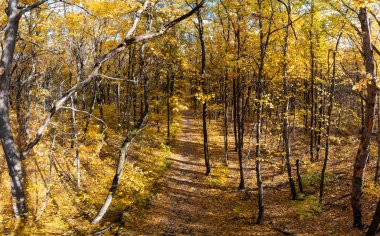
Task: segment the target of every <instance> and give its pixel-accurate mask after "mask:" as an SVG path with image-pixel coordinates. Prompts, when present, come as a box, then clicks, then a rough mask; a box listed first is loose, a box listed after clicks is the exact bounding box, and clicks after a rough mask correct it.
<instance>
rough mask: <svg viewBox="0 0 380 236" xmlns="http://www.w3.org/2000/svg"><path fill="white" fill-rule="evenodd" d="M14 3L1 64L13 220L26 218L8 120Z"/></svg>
mask: <svg viewBox="0 0 380 236" xmlns="http://www.w3.org/2000/svg"><path fill="white" fill-rule="evenodd" d="M17 7H18V2H17V0H9V1H8V8H7V11H6V12H7V15H8V22H7V25H6V27H5V29H4V31H5V38H4V45H3V47H2V48H3V51H2V54H1V62H0V139H1V144H2V147H3V151H4V154H5V159H6V161H7V166H8V173H9V176H10V182H11V190H12V201H13V211H14V215H15V217H16V218H20V217H22V216H24V215H26V214H27V212H28V210H27V208H26V203H25V193H24V191H25V189H24V180H23V168H22V163H21V158H20V154H19V152H18V150H17V147H16V144H15V141H14V137H13V134H12V129H11V122H10V118H9V107H8V102H9V83H10V82H9V80H10V70H11V66H12V61H13V55H14V51H15V46H16V40H17V31H18V26H19V21H20V17H21V15H19V14H18V9H17Z"/></svg>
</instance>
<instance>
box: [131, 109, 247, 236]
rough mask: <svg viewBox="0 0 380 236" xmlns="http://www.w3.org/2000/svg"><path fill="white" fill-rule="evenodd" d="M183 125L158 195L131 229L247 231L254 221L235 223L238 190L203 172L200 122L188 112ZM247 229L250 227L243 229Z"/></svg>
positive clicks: (152, 232) (163, 232)
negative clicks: (215, 183)
mask: <svg viewBox="0 0 380 236" xmlns="http://www.w3.org/2000/svg"><path fill="white" fill-rule="evenodd" d="M180 129H181V130H180V131H179V133H178V134H177V137H176V139H175V142H174V147H173V150H172V155H171V157H170V161H171V166H170V169H169V170H168V172H167V173H166V175H165V178H164V180H163V185H162V187H161V188H160V189H159V192H158V194H157V198H156V199H155V200H154V202H153V204H152V206H151V208H150V209H149V210H147V211H146V212H145V213H144V214H143V216H142V218H143V219H142V222H140V223H138V224H137V225H134V228H133V229H130V230H131V231H132V232H130V233H131V234H143V235H183V234H185V235H222V234H223V235H242V234H243V235H246V233H248V232H249V230H248V228H249V225H250V224H251V222H246V224H244V225H243V226H242V225H240V226H239V224H234V222H235V223H237V222H238V221H239V220H237V219H234V218H233V214H231V213H232V211H233V201H234V199H233V196H235V195H236V193H235V192H236V190H228V189H223V188H222V187H215V186H212V185H211V184H210V181H209V180H208V179H207V177H206V176H205V174H204V173H205V167H204V159H203V144H202V140H203V139H202V130H201V124H199V123H198V122H197V121H196V120H194V119H193V118H192V117H191V116H190V115H185V116H184V117H183V118H182V119H181V121H180ZM230 195H232V196H230ZM231 197H232V199H231ZM236 200H237V199H236ZM226 221H232V222H229V223H227V222H226ZM136 227H137V228H136ZM245 227H248V228H247V229H244V228H245ZM245 230H248V231H246V233H243V232H244V231H245ZM250 234H252V232H251V233H250Z"/></svg>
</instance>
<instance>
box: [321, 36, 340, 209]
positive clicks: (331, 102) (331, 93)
mask: <svg viewBox="0 0 380 236" xmlns="http://www.w3.org/2000/svg"><path fill="white" fill-rule="evenodd" d="M341 37H342V32H340V33H339V36H338V40H337V42H336V45H335V50H334V51H333V72H332V77H331V87H330V91H329V107H328V108H327V109H328V110H327V127H326V145H325V158H324V160H323V166H322V171H321V182H320V184H319V202H322V201H323V194H324V184H325V173H326V169H327V161H328V159H329V145H330V130H331V116H332V112H333V108H334V95H335V76H336V53H337V51H338V47H339V42H340V38H341Z"/></svg>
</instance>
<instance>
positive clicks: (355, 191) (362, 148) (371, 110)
mask: <svg viewBox="0 0 380 236" xmlns="http://www.w3.org/2000/svg"><path fill="white" fill-rule="evenodd" d="M359 21H360V25H361V29H362V34H361V37H362V51H363V57H364V62H365V69H366V74H367V75H369V76H371V79H370V81H368V83H367V101H366V104H365V106H366V109H365V120H364V127H363V131H362V134H361V139H360V144H359V148H358V152H357V154H356V158H355V164H354V173H353V178H352V196H351V205H352V210H353V216H354V227H358V228H362V227H363V223H362V208H361V196H362V193H363V181H364V172H365V168H366V165H367V161H368V155H369V148H370V142H371V134H372V129H373V119H374V115H375V103H376V82H375V65H374V55H373V48H372V43H371V34H370V25H369V20H368V15H367V8H366V7H361V8H360V12H359ZM367 75H366V76H367Z"/></svg>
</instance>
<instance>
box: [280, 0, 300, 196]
mask: <svg viewBox="0 0 380 236" xmlns="http://www.w3.org/2000/svg"><path fill="white" fill-rule="evenodd" d="M284 5H285V4H284ZM285 7H286V8H287V9H286V10H287V13H288V20H287V27H286V28H285V42H284V51H283V57H284V58H283V60H284V61H283V65H282V66H283V68H282V69H283V90H284V96H285V104H284V119H283V127H282V136H283V139H284V148H285V159H286V168H287V172H288V179H289V185H290V193H291V197H292V199H293V200H294V199H296V198H297V191H296V186H295V184H294V179H293V173H292V164H291V158H290V141H289V94H288V63H287V53H288V44H289V27H290V24H291V18H290V16H291V3H290V0H288V2H287V5H285Z"/></svg>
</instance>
